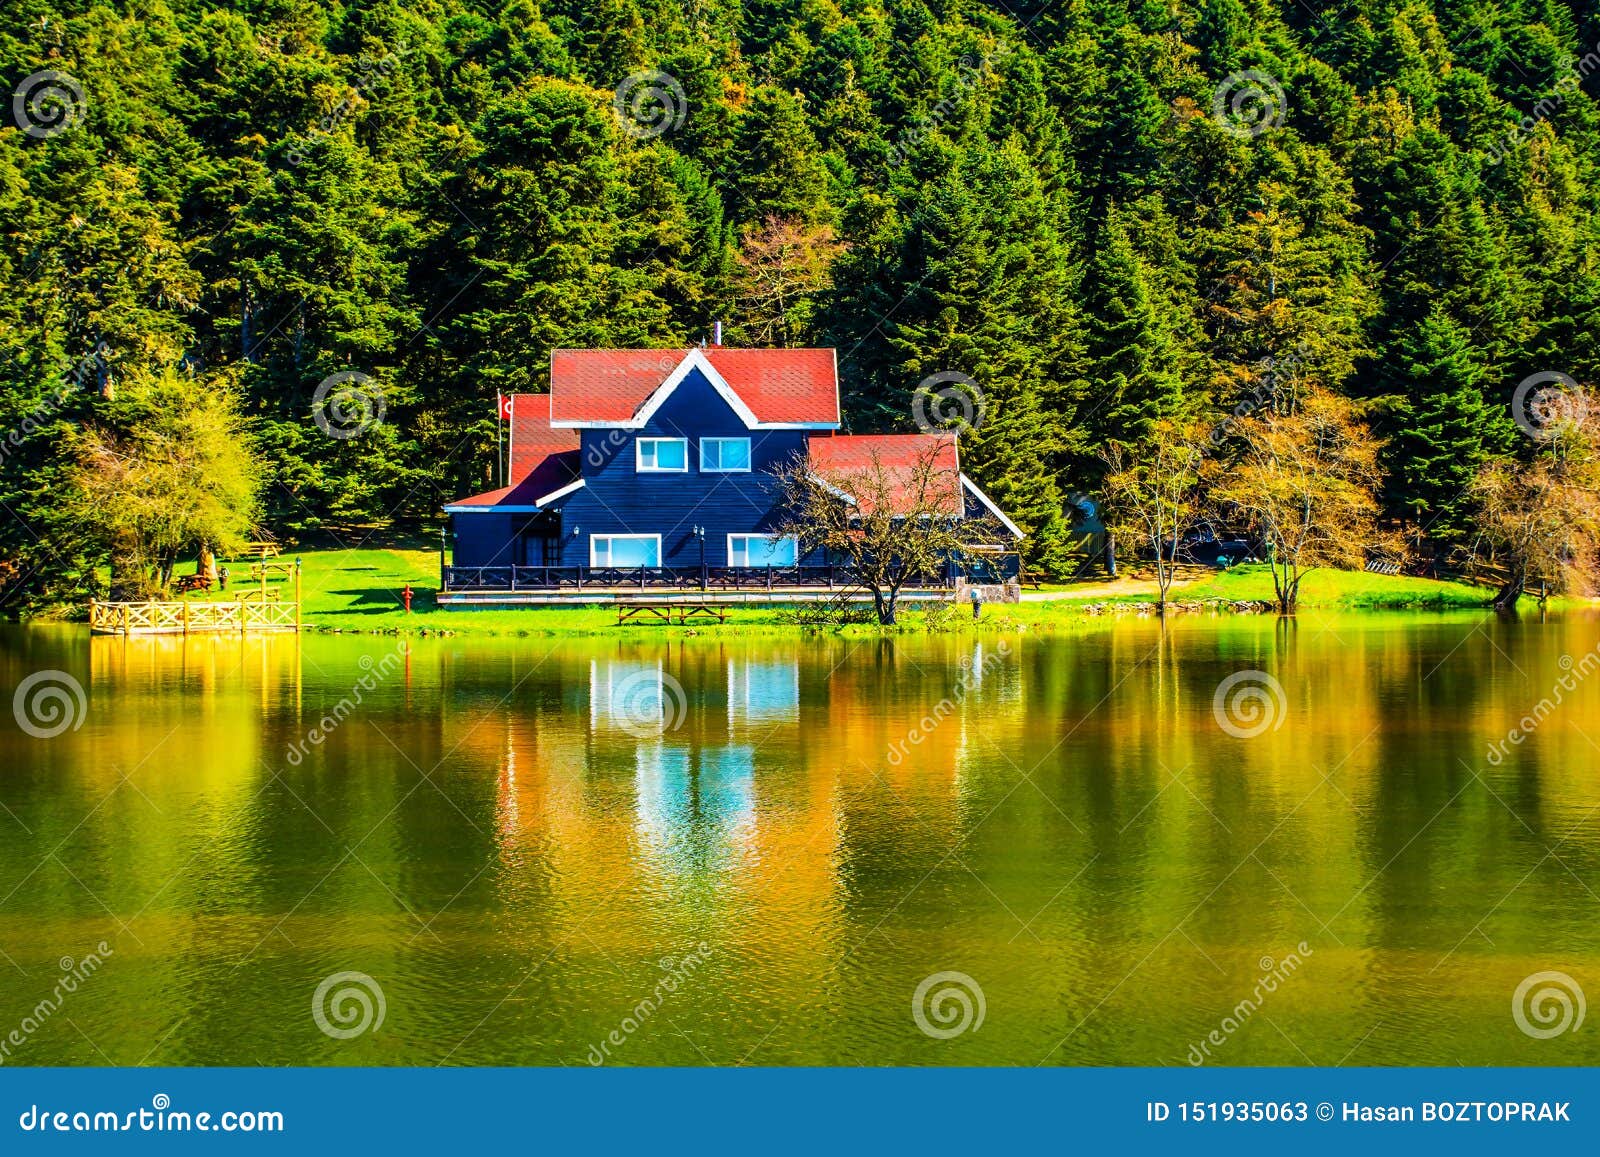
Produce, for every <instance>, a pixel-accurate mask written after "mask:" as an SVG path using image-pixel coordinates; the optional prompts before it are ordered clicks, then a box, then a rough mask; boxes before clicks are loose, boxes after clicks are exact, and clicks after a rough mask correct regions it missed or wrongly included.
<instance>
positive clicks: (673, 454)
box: [635, 438, 689, 474]
mask: <svg viewBox="0 0 1600 1157" xmlns="http://www.w3.org/2000/svg"><path fill="white" fill-rule="evenodd" d="M635 445H636V446H637V448H638V451H637V452H638V458H637V461H636V462H635V469H637V470H638V471H639V473H641V474H649V473H662V472H665V473H674V474H681V473H683V472H684V471H685V470H687V469H689V442H688V440H687V439H685V438H640V439H639V440H638V442H636V443H635Z"/></svg>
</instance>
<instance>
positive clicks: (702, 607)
mask: <svg viewBox="0 0 1600 1157" xmlns="http://www.w3.org/2000/svg"><path fill="white" fill-rule="evenodd" d="M674 612H676V614H677V616H678V625H679V626H680V627H681V626H684V625H685V624H687V623H689V622H691V621H693V620H697V619H705V620H707V621H710V620H712V619H715V620H716V621H717V622H719V623H725V622H727V621H728V612H727V610H726V609H725V608H723V607H718V606H712V605H711V604H710V603H670V602H653V603H618V604H617V626H619V627H620V626H622V624H623V623H626V622H630V621H632V620H633V619H635V618H637V617H639V616H645V617H647V618H650V619H654V620H656V621H659V622H663V623H666V624H667V625H668V626H671V625H672V616H673V614H674Z"/></svg>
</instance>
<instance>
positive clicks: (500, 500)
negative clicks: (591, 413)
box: [450, 450, 581, 506]
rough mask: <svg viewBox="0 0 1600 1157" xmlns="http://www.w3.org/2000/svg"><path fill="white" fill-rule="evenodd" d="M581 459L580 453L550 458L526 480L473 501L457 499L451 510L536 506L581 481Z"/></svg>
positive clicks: (568, 452) (545, 458)
mask: <svg viewBox="0 0 1600 1157" xmlns="http://www.w3.org/2000/svg"><path fill="white" fill-rule="evenodd" d="M580 458H581V455H580V454H579V452H578V451H577V450H563V451H561V452H560V453H557V454H547V455H545V456H544V457H543V458H541V459H540V460H539V462H538V463H537V464H536V465H535V466H534V468H533V469H532V470H530V471H529V472H528V473H527V474H526V475H525V476H524V477H522V478H520V479H518V480H517V481H516V482H514V483H513V484H512V485H510V486H502V487H501V488H500V489H499V490H487V491H485V492H484V493H482V494H474V495H473V496H472V497H471V498H458V499H457V500H456V501H454V502H452V503H450V505H451V506H533V505H535V504H536V503H537V502H538V501H539V499H541V498H543V497H544V496H545V495H546V494H553V493H555V492H556V491H557V490H560V489H561V488H562V487H563V486H568V485H570V484H572V483H574V482H576V481H577V480H578V470H579V461H580Z"/></svg>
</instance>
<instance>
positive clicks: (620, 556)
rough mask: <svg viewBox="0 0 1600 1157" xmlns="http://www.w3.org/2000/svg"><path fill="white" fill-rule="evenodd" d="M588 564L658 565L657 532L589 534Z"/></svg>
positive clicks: (659, 551) (659, 540)
mask: <svg viewBox="0 0 1600 1157" xmlns="http://www.w3.org/2000/svg"><path fill="white" fill-rule="evenodd" d="M589 565H590V566H660V565H661V536H660V535H659V534H591V535H590V536H589Z"/></svg>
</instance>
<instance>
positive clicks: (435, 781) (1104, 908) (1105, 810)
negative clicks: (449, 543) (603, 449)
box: [0, 614, 1600, 1065]
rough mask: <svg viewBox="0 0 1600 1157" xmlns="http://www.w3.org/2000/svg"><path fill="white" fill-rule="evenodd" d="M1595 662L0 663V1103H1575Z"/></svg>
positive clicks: (157, 654)
mask: <svg viewBox="0 0 1600 1157" xmlns="http://www.w3.org/2000/svg"><path fill="white" fill-rule="evenodd" d="M1597 641H1600V623H1597V620H1596V619H1595V618H1594V617H1592V616H1589V615H1577V614H1574V615H1568V616H1565V617H1553V618H1551V619H1549V620H1548V621H1544V622H1540V621H1538V619H1537V618H1524V619H1523V620H1522V621H1519V622H1512V623H1506V622H1501V621H1498V620H1496V619H1494V618H1492V617H1488V616H1484V615H1477V614H1468V615H1452V616H1424V615H1364V616H1344V617H1339V616H1334V617H1328V616H1315V615H1306V616H1302V617H1301V618H1300V619H1299V620H1298V621H1295V622H1280V621H1277V620H1275V619H1274V618H1272V617H1269V616H1245V617H1237V618H1226V617H1224V618H1198V617H1196V618H1181V619H1178V620H1176V621H1175V622H1173V623H1172V624H1171V625H1170V626H1168V627H1167V628H1166V630H1165V631H1164V632H1163V630H1162V628H1161V627H1160V626H1159V625H1158V624H1156V623H1153V622H1148V621H1124V622H1115V623H1109V622H1108V623H1102V624H1096V625H1093V626H1091V627H1089V628H1086V629H1084V630H1082V631H1079V632H1075V633H1072V634H1066V635H1054V636H1046V635H1039V634H1029V635H1006V636H1001V635H994V636H991V637H987V638H985V639H983V641H982V642H978V643H974V642H972V641H971V640H966V641H956V640H953V639H949V638H945V637H907V638H896V639H893V640H888V641H879V640H844V639H837V638H831V637H824V638H818V639H798V638H782V639H762V638H753V639H736V640H731V641H722V642H718V641H708V640H707V639H705V638H703V637H701V638H686V637H684V636H683V635H682V634H680V633H679V632H678V629H677V628H663V629H662V630H661V633H660V636H659V640H658V641H657V640H655V639H651V640H647V641H645V642H638V641H618V640H615V639H595V640H587V639H574V640H548V639H506V640H494V639H488V640H473V639H464V638H459V637H457V638H446V639H418V640H415V641H413V642H412V643H411V644H410V650H409V653H405V652H404V651H403V650H402V649H401V648H400V644H399V642H398V640H396V639H394V638H389V637H381V636H349V635H346V636H340V637H329V636H306V637H304V638H300V639H296V638H293V637H257V638H246V639H241V638H239V637H237V636H231V635H230V636H213V637H194V638H190V639H187V640H185V639H181V638H159V639H129V640H121V639H113V638H95V639H90V638H89V637H88V636H87V635H86V634H85V633H83V632H82V631H81V630H76V629H72V628H50V629H22V628H11V629H7V630H5V631H4V632H3V633H0V689H3V690H4V693H5V697H6V701H7V703H9V704H11V705H12V707H13V711H11V712H7V713H3V714H0V1061H3V1062H4V1063H7V1064H30V1065H31V1064H47V1065H53V1064H106V1063H110V1064H117V1065H130V1064H138V1063H141V1062H145V1063H150V1064H176V1065H185V1064H239V1065H258V1064H259V1065H279V1064H413V1065H432V1064H439V1063H446V1064H570V1065H584V1064H588V1063H594V1062H595V1061H597V1060H600V1061H604V1062H605V1063H610V1064H684V1065H699V1064H737V1063H747V1064H768V1065H773V1064H886V1063H887V1064H940V1065H948V1064H959V1065H968V1064H1017V1065H1034V1064H1041V1063H1042V1064H1157V1065H1159V1064H1183V1063H1185V1062H1186V1060H1187V1061H1190V1062H1192V1061H1195V1060H1196V1059H1200V1060H1207V1061H1208V1062H1210V1063H1220V1064H1287V1065H1300V1064H1317V1065H1334V1064H1339V1063H1345V1064H1352V1065H1355V1064H1368V1065H1370V1064H1400V1063H1436V1064H1465V1065H1480V1064H1488V1063H1506V1064H1558V1065H1567V1064H1596V1063H1600V1010H1592V1011H1590V1013H1589V1016H1588V1018H1587V1019H1586V1020H1585V1021H1584V1023H1582V1024H1581V1025H1578V1024H1576V1023H1575V1022H1576V1020H1577V1010H1578V1004H1577V1002H1578V999H1579V996H1580V994H1581V993H1582V991H1583V990H1584V989H1586V990H1587V997H1588V998H1600V896H1597V892H1600V746H1597V744H1600V710H1597V709H1600V669H1597V667H1600V658H1597V657H1596V656H1595V655H1594V649H1595V647H1596V644H1597ZM41 673H50V674H48V675H44V676H41ZM35 676H41V677H39V678H34V677H35ZM28 680H32V681H31V682H28ZM1564 684H1565V685H1564ZM1219 685H1223V691H1222V698H1221V700H1220V704H1219V701H1218V688H1219ZM52 687H54V688H56V689H58V690H60V691H62V692H63V695H64V697H63V698H57V699H55V700H51V699H50V696H49V692H50V690H51V688H52ZM77 687H81V688H82V691H83V698H82V700H81V702H80V701H79V700H78V699H77V698H76V694H75V691H76V688H77ZM19 689H20V698H19V697H18V696H19ZM1541 699H1543V700H1546V705H1545V707H1544V708H1540V709H1538V711H1537V713H1536V716H1535V717H1530V718H1529V719H1527V720H1526V721H1525V723H1526V724H1532V726H1531V727H1526V726H1525V727H1524V730H1525V732H1526V734H1524V735H1522V736H1521V738H1520V741H1517V742H1513V741H1508V739H1507V736H1508V731H1509V730H1510V729H1511V728H1513V727H1517V726H1519V723H1518V721H1519V720H1520V719H1522V717H1523V716H1524V715H1528V714H1529V713H1530V712H1534V711H1535V705H1536V704H1538V703H1539V702H1540V700H1541ZM1557 699H1559V700H1560V702H1559V703H1558V702H1556V700H1557ZM19 703H20V704H21V706H20V707H19V706H18V704H19ZM52 709H57V713H56V714H52V713H51V712H52ZM60 711H64V712H65V714H60V713H59V712H60ZM24 723H25V724H26V727H24V726H23V724H24ZM55 730H59V731H60V733H59V734H54V735H51V734H50V732H51V731H55ZM1497 743H1498V744H1499V746H1496V744H1497ZM1541 974H1558V975H1541ZM1530 978H1532V979H1530ZM1519 987H1520V988H1521V989H1522V993H1521V997H1520V999H1519V998H1518V997H1517V994H1518V990H1519ZM1563 996H1564V997H1565V999H1566V1001H1567V1003H1566V1005H1563V1004H1562V1003H1561V999H1562V997H1563ZM41 1001H44V1002H45V1005H44V1006H43V1007H41ZM380 1013H381V1023H379V1021H380ZM1525 1029H1526V1030H1527V1031H1525ZM8 1034H10V1035H8ZM19 1040H20V1043H18V1042H19ZM1219 1042H1220V1043H1219Z"/></svg>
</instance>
